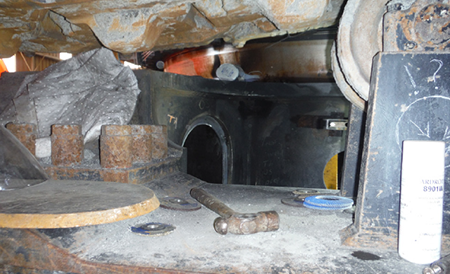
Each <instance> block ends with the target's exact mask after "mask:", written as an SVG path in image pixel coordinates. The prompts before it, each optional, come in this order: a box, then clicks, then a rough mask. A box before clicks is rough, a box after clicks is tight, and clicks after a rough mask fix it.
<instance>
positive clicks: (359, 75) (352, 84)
mask: <svg viewBox="0 0 450 274" xmlns="http://www.w3.org/2000/svg"><path fill="white" fill-rule="evenodd" d="M387 2H388V0H374V1H367V0H349V1H348V2H347V4H346V5H345V9H344V13H343V15H342V18H341V21H340V25H339V32H338V38H337V61H338V64H337V62H334V63H335V64H334V65H333V67H334V68H333V70H338V69H339V68H340V70H341V72H342V75H343V76H344V79H341V80H339V79H337V83H338V86H339V88H340V89H341V90H343V93H347V94H344V95H346V97H347V98H348V99H349V100H350V101H351V102H352V103H354V104H356V105H358V106H359V107H360V106H361V102H360V100H359V99H358V97H361V98H362V99H363V100H366V101H367V99H368V97H369V87H370V75H371V70H372V58H373V57H374V56H375V55H376V54H377V53H378V52H379V51H381V50H382V32H383V24H382V23H383V15H384V13H385V12H386V3H387ZM335 74H336V72H335ZM338 74H339V73H338ZM342 80H344V81H342ZM349 88H350V89H351V90H353V91H354V92H355V93H356V94H355V95H350V94H351V91H350V90H348V89H349ZM355 96H357V97H355Z"/></svg>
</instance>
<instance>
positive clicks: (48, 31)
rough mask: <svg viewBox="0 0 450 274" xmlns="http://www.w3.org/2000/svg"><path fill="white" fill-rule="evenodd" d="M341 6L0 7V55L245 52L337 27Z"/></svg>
mask: <svg viewBox="0 0 450 274" xmlns="http://www.w3.org/2000/svg"><path fill="white" fill-rule="evenodd" d="M342 4H343V0H320V1H311V0H301V1H274V0H258V1H244V0H239V1H234V0H223V1H219V0H214V1H210V0H201V1H196V2H195V3H193V2H190V1H186V0H179V1H156V0H151V1H131V0H127V1H109V0H96V1H86V0H74V1H66V0H57V1H50V0H40V1H37V0H20V1H12V0H2V1H0V38H1V41H2V43H1V44H0V57H2V58H4V57H9V56H11V55H13V54H15V53H16V52H17V51H23V52H63V51H65V52H72V53H78V52H83V51H87V50H90V49H93V48H97V47H100V46H104V47H107V48H110V49H112V50H114V51H117V52H121V53H133V52H138V51H146V50H152V49H154V50H161V49H173V48H187V47H195V46H200V45H206V44H208V43H209V42H211V41H212V40H214V39H217V38H223V39H224V40H225V41H226V42H229V43H232V44H234V45H237V46H243V45H244V44H245V42H246V41H248V40H250V39H255V38H261V37H269V36H277V35H284V34H286V33H297V32H302V31H305V30H309V29H314V28H321V27H326V26H330V25H333V24H335V23H336V21H337V18H338V15H339V14H340V11H341V8H342Z"/></svg>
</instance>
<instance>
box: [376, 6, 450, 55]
mask: <svg viewBox="0 0 450 274" xmlns="http://www.w3.org/2000/svg"><path fill="white" fill-rule="evenodd" d="M404 6H405V5H403V4H402V3H401V1H400V3H399V4H397V5H396V6H393V7H392V8H391V10H390V11H389V12H388V13H386V15H385V17H384V33H383V50H384V51H409V52H410V51H448V50H449V48H450V46H449V45H450V31H449V30H450V28H449V27H450V5H449V2H448V1H441V2H437V1H432V0H417V1H415V2H414V3H413V4H412V5H411V6H410V7H409V8H408V9H405V8H404Z"/></svg>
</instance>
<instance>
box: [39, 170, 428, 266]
mask: <svg viewBox="0 0 450 274" xmlns="http://www.w3.org/2000/svg"><path fill="white" fill-rule="evenodd" d="M146 186H148V187H150V188H152V189H153V190H154V192H155V193H156V195H157V197H158V198H163V197H166V196H167V195H169V196H178V197H182V198H190V196H189V194H188V193H189V192H188V191H189V190H190V189H191V188H192V187H194V186H200V187H201V188H204V189H205V190H207V191H208V192H209V193H211V194H213V195H214V196H216V197H217V198H219V199H221V200H222V201H223V202H225V203H226V204H227V205H229V206H230V207H231V208H233V209H234V210H236V211H240V212H244V213H245V212H248V213H250V212H258V211H267V210H276V211H277V212H278V213H279V215H280V228H279V230H278V231H275V232H265V233H258V234H252V235H233V234H229V235H220V234H217V233H216V232H215V231H214V229H213V225H212V224H213V221H214V219H215V218H216V217H217V216H218V215H217V214H216V213H214V212H212V211H210V210H208V209H207V208H205V207H202V208H201V209H200V210H197V211H174V210H168V209H164V208H158V209H157V210H155V211H153V212H151V213H149V214H147V215H143V216H141V217H138V218H134V219H130V220H125V221H120V222H116V223H112V224H105V225H97V226H90V227H84V228H76V229H59V230H39V232H40V233H42V234H43V235H44V236H45V235H46V236H45V237H47V238H48V239H49V241H50V242H51V243H52V244H55V245H56V246H59V247H61V248H65V249H67V250H68V251H69V252H70V253H71V254H74V255H76V256H77V257H79V258H81V259H83V260H86V261H89V262H98V263H105V264H120V265H129V266H144V267H158V268H164V269H172V270H177V271H193V272H209V273H211V272H213V273H217V272H220V273H421V272H422V269H423V266H421V265H415V264H412V263H409V262H407V261H405V260H403V259H401V258H400V257H399V256H398V255H397V252H396V251H395V250H390V251H389V250H382V249H370V250H367V249H365V250H360V249H355V248H350V247H345V246H341V240H340V238H339V234H338V232H339V230H341V229H343V228H344V227H346V226H348V225H349V224H351V223H352V214H351V213H346V212H342V211H333V212H328V211H317V210H313V209H308V208H303V207H290V206H287V205H284V204H282V203H281V202H280V199H282V198H285V197H288V196H289V195H292V194H291V193H292V190H294V188H273V187H259V186H242V185H240V186H238V185H212V184H207V183H205V182H202V181H200V180H198V179H196V178H193V177H191V176H189V175H186V174H183V173H177V174H174V175H170V176H168V177H165V178H163V179H159V180H156V181H153V182H150V183H147V184H146ZM147 222H161V223H167V224H172V225H175V226H176V229H175V231H174V232H172V233H171V234H168V235H166V236H160V237H148V236H141V235H138V234H135V233H133V232H131V230H130V227H131V226H135V225H137V224H142V223H147Z"/></svg>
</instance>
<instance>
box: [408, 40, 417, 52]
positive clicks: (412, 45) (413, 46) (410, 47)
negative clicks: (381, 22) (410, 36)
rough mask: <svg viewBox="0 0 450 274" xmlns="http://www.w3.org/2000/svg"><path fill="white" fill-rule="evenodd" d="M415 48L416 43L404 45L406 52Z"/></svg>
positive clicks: (411, 42) (409, 42)
mask: <svg viewBox="0 0 450 274" xmlns="http://www.w3.org/2000/svg"><path fill="white" fill-rule="evenodd" d="M416 46H417V44H416V42H413V41H408V42H406V43H405V49H406V50H408V49H413V48H415V47H416Z"/></svg>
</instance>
